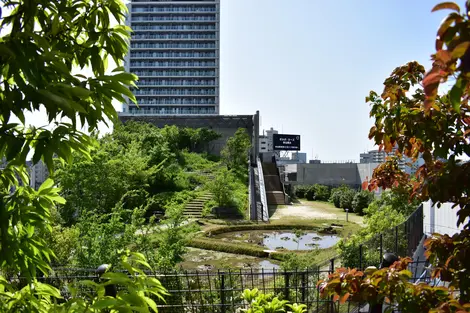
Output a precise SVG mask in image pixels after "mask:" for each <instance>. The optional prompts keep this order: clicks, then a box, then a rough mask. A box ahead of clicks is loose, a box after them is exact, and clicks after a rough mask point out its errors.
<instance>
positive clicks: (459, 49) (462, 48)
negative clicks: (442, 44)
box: [452, 41, 470, 59]
mask: <svg viewBox="0 0 470 313" xmlns="http://www.w3.org/2000/svg"><path fill="white" fill-rule="evenodd" d="M469 46H470V41H465V42H461V43H459V44H458V45H457V46H456V47H455V48H454V50H452V58H453V59H459V58H461V57H463V56H464V54H465V52H467V50H468V47H469Z"/></svg>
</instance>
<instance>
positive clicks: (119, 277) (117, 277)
mask: <svg viewBox="0 0 470 313" xmlns="http://www.w3.org/2000/svg"><path fill="white" fill-rule="evenodd" d="M101 277H102V278H107V279H109V280H110V282H109V284H128V283H130V282H131V281H132V280H131V279H130V278H129V277H128V276H127V275H126V274H124V273H112V272H110V273H105V274H103V275H102V276H101Z"/></svg>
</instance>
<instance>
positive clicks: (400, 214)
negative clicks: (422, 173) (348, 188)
mask: <svg viewBox="0 0 470 313" xmlns="http://www.w3.org/2000/svg"><path fill="white" fill-rule="evenodd" d="M402 201H403V202H402ZM400 202H401V203H402V205H399V204H398V203H400ZM417 206H418V204H417V203H411V204H409V203H408V200H407V199H406V197H404V196H403V195H402V194H400V193H398V194H397V193H396V192H394V191H386V192H384V193H382V195H381V197H380V198H378V199H375V200H373V201H372V202H371V203H370V205H369V207H368V208H366V209H364V213H366V216H365V219H364V222H365V224H366V227H365V228H363V229H362V230H361V231H360V232H359V233H357V234H356V235H354V236H352V237H350V238H347V239H342V240H340V241H339V243H338V248H339V250H340V253H341V257H342V259H343V262H344V265H345V266H347V267H357V266H359V263H358V262H359V245H361V244H364V247H363V255H362V264H363V265H364V264H373V263H374V262H375V263H378V262H380V256H379V250H378V245H379V242H380V240H378V239H377V238H375V236H376V235H378V234H380V233H382V234H383V238H382V241H383V242H382V244H383V247H384V251H386V250H387V247H388V248H389V250H390V249H392V250H393V249H394V248H395V230H394V229H391V228H392V227H394V226H396V225H399V224H401V223H403V222H404V221H405V220H406V218H407V216H409V214H411V213H412V212H413V211H414V210H416V208H417ZM398 238H399V241H398V244H399V249H400V248H401V247H403V246H405V245H406V235H405V229H404V228H403V227H400V228H399V234H398Z"/></svg>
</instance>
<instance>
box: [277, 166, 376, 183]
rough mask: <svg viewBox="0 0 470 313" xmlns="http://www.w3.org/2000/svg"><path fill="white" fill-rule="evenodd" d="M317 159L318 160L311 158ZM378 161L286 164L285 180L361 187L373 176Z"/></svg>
mask: <svg viewBox="0 0 470 313" xmlns="http://www.w3.org/2000/svg"><path fill="white" fill-rule="evenodd" d="M311 161H316V160H311ZM378 165H379V164H378V163H362V164H361V163H351V162H348V163H346V162H345V163H320V162H318V163H305V164H304V163H298V164H289V165H285V174H286V175H285V177H286V178H285V179H284V181H285V182H289V183H291V184H292V185H314V184H321V185H327V186H331V187H336V186H341V185H348V186H350V187H352V188H361V185H362V183H363V182H364V181H366V180H368V179H370V178H371V177H372V173H373V172H374V169H375V168H376V167H377V166H378Z"/></svg>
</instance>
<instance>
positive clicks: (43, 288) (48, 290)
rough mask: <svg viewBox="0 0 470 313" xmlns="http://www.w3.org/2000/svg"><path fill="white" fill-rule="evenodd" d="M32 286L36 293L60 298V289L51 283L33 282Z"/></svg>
mask: <svg viewBox="0 0 470 313" xmlns="http://www.w3.org/2000/svg"><path fill="white" fill-rule="evenodd" d="M34 288H35V289H36V293H37V294H39V295H43V296H50V297H54V298H57V299H61V298H62V296H61V295H60V291H59V290H58V289H57V288H55V287H53V286H51V285H48V284H43V283H40V282H35V283H34Z"/></svg>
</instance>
